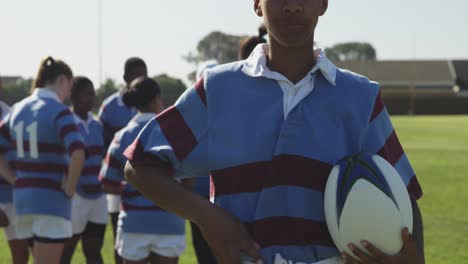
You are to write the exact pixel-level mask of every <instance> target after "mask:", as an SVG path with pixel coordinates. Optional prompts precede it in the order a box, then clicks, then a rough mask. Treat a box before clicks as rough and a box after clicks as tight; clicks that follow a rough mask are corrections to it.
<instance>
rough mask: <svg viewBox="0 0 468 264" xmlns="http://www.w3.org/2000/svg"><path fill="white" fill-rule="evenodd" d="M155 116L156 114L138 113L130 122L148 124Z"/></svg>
mask: <svg viewBox="0 0 468 264" xmlns="http://www.w3.org/2000/svg"><path fill="white" fill-rule="evenodd" d="M155 116H156V113H138V114H137V115H136V116H135V117H134V118H133V119H132V122H135V123H142V122H148V121H150V120H151V119H153V118H154V117H155Z"/></svg>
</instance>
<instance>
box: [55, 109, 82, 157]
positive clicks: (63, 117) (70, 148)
mask: <svg viewBox="0 0 468 264" xmlns="http://www.w3.org/2000/svg"><path fill="white" fill-rule="evenodd" d="M55 129H56V132H57V134H58V136H59V138H60V141H61V142H62V144H63V146H64V148H65V150H66V152H67V153H68V154H72V153H73V152H74V151H76V150H79V149H82V150H85V148H86V145H85V141H84V139H83V136H82V134H81V130H80V127H79V124H78V122H77V120H76V119H75V116H74V115H73V113H72V112H71V111H70V110H69V109H65V110H63V111H62V112H60V113H59V114H58V115H57V116H56V117H55Z"/></svg>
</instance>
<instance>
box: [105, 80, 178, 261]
mask: <svg viewBox="0 0 468 264" xmlns="http://www.w3.org/2000/svg"><path fill="white" fill-rule="evenodd" d="M123 101H124V102H125V104H126V105H127V106H129V107H135V108H136V109H138V115H137V116H135V117H134V118H133V119H132V120H131V121H130V123H129V124H128V125H127V126H126V127H125V128H123V129H122V130H120V131H119V132H118V133H117V134H116V135H115V137H114V140H113V141H112V143H111V146H110V147H109V150H108V152H107V156H106V159H105V163H104V165H103V168H102V171H101V179H102V182H103V187H104V190H105V191H106V192H109V193H114V194H122V211H121V212H120V215H119V226H118V231H117V239H116V249H117V251H118V253H119V255H120V256H121V257H122V258H123V259H124V263H128V264H130V263H132V264H137V263H148V262H149V263H155V264H176V263H177V262H178V257H179V256H180V255H181V254H182V253H183V251H184V250H185V244H186V242H185V224H184V220H183V219H182V218H180V217H178V216H176V215H174V214H172V213H169V212H166V211H163V210H161V209H160V208H159V207H157V206H156V205H155V204H154V203H153V202H152V201H150V200H148V199H146V198H145V197H143V195H142V194H140V193H139V192H138V191H137V190H136V189H135V188H133V187H132V186H131V185H130V184H127V183H126V182H124V166H125V163H126V161H127V159H126V158H125V156H124V155H123V152H124V150H125V149H126V148H127V147H128V146H129V145H130V144H131V143H132V142H133V140H134V139H135V138H136V137H137V135H138V133H139V132H140V131H141V129H142V128H143V127H144V126H145V125H146V123H147V122H148V121H150V120H151V119H154V117H155V116H156V114H157V113H160V112H161V111H162V110H163V104H162V99H161V95H160V88H159V85H158V84H157V83H156V82H155V81H154V80H152V79H149V78H144V77H139V78H137V79H136V80H134V81H133V82H132V85H131V87H130V89H129V90H128V91H126V92H125V93H124V95H123Z"/></svg>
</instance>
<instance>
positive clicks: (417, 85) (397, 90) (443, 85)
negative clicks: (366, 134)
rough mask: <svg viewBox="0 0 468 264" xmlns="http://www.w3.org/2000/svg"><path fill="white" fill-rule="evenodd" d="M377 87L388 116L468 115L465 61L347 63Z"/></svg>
mask: <svg viewBox="0 0 468 264" xmlns="http://www.w3.org/2000/svg"><path fill="white" fill-rule="evenodd" d="M337 66H338V67H340V68H343V69H348V70H351V71H353V72H356V73H359V74H362V75H364V76H366V77H368V78H369V79H371V80H374V81H377V82H379V83H380V87H381V91H382V97H383V98H384V101H385V104H386V106H387V108H388V110H389V112H390V113H391V114H412V115H413V114H468V61H451V60H414V61H396V60H395V61H346V62H338V63H337Z"/></svg>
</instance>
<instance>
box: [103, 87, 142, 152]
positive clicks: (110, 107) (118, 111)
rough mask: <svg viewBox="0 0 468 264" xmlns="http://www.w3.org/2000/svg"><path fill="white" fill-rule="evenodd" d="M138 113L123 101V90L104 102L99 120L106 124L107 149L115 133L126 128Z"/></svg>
mask: <svg viewBox="0 0 468 264" xmlns="http://www.w3.org/2000/svg"><path fill="white" fill-rule="evenodd" d="M135 115H136V110H135V109H133V108H129V107H127V106H126V105H125V104H124V103H123V101H122V92H121V91H119V92H116V93H114V94H113V95H111V96H109V97H108V98H106V100H104V102H102V106H101V109H100V110H99V115H98V116H99V120H100V121H101V122H102V124H103V125H104V142H105V145H104V146H105V148H106V149H107V148H108V147H109V145H110V143H111V141H112V139H113V138H114V134H115V133H116V132H117V131H119V130H120V129H122V128H124V127H125V126H126V125H127V124H128V122H130V120H131V119H132V118H133V117H134V116H135Z"/></svg>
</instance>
